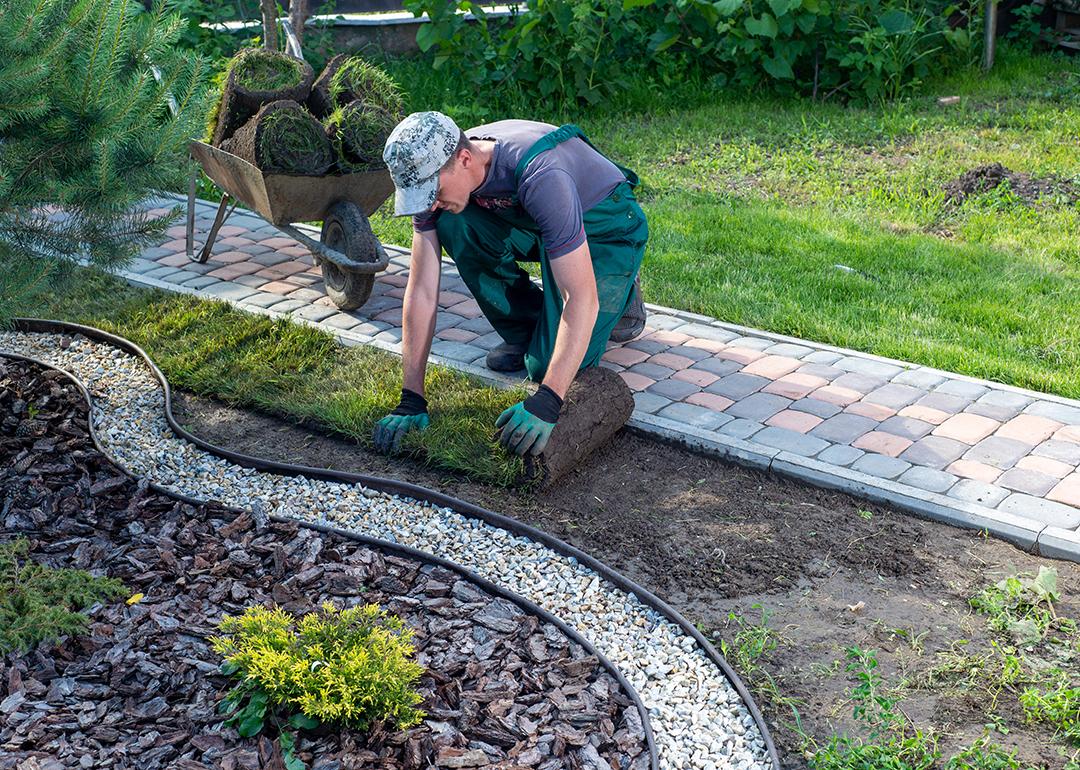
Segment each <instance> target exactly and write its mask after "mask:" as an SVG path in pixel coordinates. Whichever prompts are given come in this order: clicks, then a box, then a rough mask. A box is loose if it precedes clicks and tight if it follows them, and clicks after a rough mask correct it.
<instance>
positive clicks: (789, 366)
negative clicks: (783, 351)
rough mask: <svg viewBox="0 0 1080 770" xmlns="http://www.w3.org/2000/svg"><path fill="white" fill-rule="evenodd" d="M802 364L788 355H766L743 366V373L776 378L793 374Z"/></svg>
mask: <svg viewBox="0 0 1080 770" xmlns="http://www.w3.org/2000/svg"><path fill="white" fill-rule="evenodd" d="M802 365H803V364H802V361H799V360H797V359H795V358H789V357H788V356H765V357H764V358H759V359H758V360H757V361H754V362H752V363H750V364H747V365H746V366H745V367H743V373H745V374H756V375H758V376H759V377H768V378H769V379H770V380H776V379H779V378H780V377H783V376H784V375H785V374H791V373H792V372H793V371H795V370H796V369H798V368H799V367H800V366H802Z"/></svg>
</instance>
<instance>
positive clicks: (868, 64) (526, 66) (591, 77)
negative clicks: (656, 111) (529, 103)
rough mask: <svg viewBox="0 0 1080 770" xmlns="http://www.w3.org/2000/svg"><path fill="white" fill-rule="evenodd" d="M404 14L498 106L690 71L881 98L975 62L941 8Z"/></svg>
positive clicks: (529, 9) (551, 7)
mask: <svg viewBox="0 0 1080 770" xmlns="http://www.w3.org/2000/svg"><path fill="white" fill-rule="evenodd" d="M405 7H406V8H408V9H409V10H410V11H412V13H413V14H415V15H417V16H419V15H421V14H423V13H427V14H428V16H429V17H430V18H431V23H430V24H425V25H422V26H421V27H420V29H419V31H418V33H417V43H418V44H419V46H420V48H421V50H422V51H425V52H428V54H429V55H430V56H431V57H432V59H433V64H434V66H435V68H436V69H446V68H452V69H454V70H456V71H457V73H458V74H459V75H462V76H464V77H465V78H466V79H467V80H468V81H471V83H472V84H473V85H475V86H477V87H480V88H484V89H485V91H487V92H489V93H492V94H493V95H499V94H500V93H505V92H506V91H507V89H509V90H510V91H515V92H517V93H518V94H519V95H520V94H531V95H533V98H535V97H542V98H544V99H555V100H563V99H565V100H567V101H569V102H578V103H584V104H593V103H596V102H599V101H600V100H602V99H604V98H605V97H608V96H611V95H613V94H614V93H617V92H619V91H620V90H623V89H625V88H626V87H627V85H628V83H629V81H630V79H631V78H637V77H648V78H650V79H652V80H653V81H654V82H656V83H658V84H660V85H663V84H670V83H674V82H676V81H678V80H680V79H683V78H685V77H686V76H687V74H688V72H689V71H691V70H694V71H697V72H698V73H700V74H704V75H705V76H708V77H709V78H711V83H712V85H713V86H714V87H717V88H721V87H724V86H726V85H728V84H732V85H737V86H740V87H743V88H754V87H758V86H761V85H768V86H769V87H770V88H772V89H773V90H775V91H777V92H779V93H800V94H806V95H811V96H814V97H816V98H829V97H838V98H844V99H848V98H855V99H858V100H861V101H869V102H875V101H885V100H891V99H896V98H899V97H901V96H904V95H905V94H906V93H908V92H909V91H911V90H912V89H914V88H915V87H917V85H918V84H919V82H920V81H921V80H922V78H924V77H925V76H926V75H927V74H928V73H929V72H930V71H931V69H932V68H934V67H935V66H937V67H941V66H963V65H966V64H969V63H971V62H972V61H974V60H975V59H976V58H977V56H978V49H979V44H980V32H979V29H978V27H979V24H980V21H979V19H980V17H979V15H978V13H973V12H972V9H970V8H969V7H968V5H967V4H966V3H961V4H957V3H949V2H946V1H945V0H930V1H929V2H918V1H917V0H835V1H832V0H711V1H710V0H532V1H531V2H529V3H528V4H527V5H525V6H523V7H521V8H520V9H519V11H518V13H516V14H515V15H514V16H513V17H511V18H510V19H505V18H499V19H492V18H489V17H488V15H487V14H486V13H485V11H484V10H483V8H482V7H480V6H476V5H474V4H473V2H472V0H452V1H451V2H449V3H448V2H446V0H405ZM459 11H461V12H464V11H471V12H472V13H473V14H474V15H475V16H476V17H477V19H478V21H477V22H476V23H468V22H466V21H465V19H464V18H463V17H462V15H461V13H458V12H459ZM496 98H498V96H497V97H496Z"/></svg>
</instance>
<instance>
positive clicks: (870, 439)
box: [851, 430, 912, 457]
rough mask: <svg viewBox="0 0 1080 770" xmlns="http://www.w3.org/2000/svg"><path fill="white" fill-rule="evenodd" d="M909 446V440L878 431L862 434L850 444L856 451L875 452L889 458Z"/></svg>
mask: <svg viewBox="0 0 1080 770" xmlns="http://www.w3.org/2000/svg"><path fill="white" fill-rule="evenodd" d="M911 444H912V442H911V440H910V439H906V438H903V437H901V436H894V435H893V434H891V433H883V432H882V431H879V430H872V431H870V432H869V433H864V434H863V435H861V436H859V437H858V438H857V439H855V440H854V441H852V442H851V445H852V446H853V447H855V448H856V449H865V450H866V451H867V452H877V453H878V454H882V455H888V456H889V457H896V456H897V455H898V454H900V453H901V452H903V451H904V450H905V449H907V448H908V447H909V446H911Z"/></svg>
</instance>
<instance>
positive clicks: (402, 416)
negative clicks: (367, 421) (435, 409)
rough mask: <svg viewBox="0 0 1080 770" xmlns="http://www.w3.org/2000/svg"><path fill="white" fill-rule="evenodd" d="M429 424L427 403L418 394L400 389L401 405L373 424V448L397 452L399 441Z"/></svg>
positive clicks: (406, 389)
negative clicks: (410, 432) (412, 431)
mask: <svg viewBox="0 0 1080 770" xmlns="http://www.w3.org/2000/svg"><path fill="white" fill-rule="evenodd" d="M430 422H431V418H430V417H428V413H427V401H426V400H425V399H424V397H423V396H421V395H420V394H419V393H416V392H414V391H411V390H409V389H408V388H402V389H401V403H400V404H398V405H397V409H395V410H394V411H392V412H391V413H390V414H388V415H386V417H383V418H382V419H381V420H379V421H378V422H377V423H375V432H374V435H373V436H372V438H373V439H374V440H375V448H376V449H377V450H379V451H380V452H389V451H391V450H393V451H395V452H396V451H397V448H398V446H400V445H401V440H402V439H403V438H405V434H406V433H408V432H409V431H410V430H414V429H415V430H423V429H424V428H426V427H427V426H428V423H430Z"/></svg>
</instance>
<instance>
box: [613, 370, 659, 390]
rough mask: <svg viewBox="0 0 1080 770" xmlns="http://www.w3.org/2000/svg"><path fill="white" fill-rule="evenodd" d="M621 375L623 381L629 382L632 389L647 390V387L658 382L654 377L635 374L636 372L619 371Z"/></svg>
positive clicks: (628, 384)
mask: <svg viewBox="0 0 1080 770" xmlns="http://www.w3.org/2000/svg"><path fill="white" fill-rule="evenodd" d="M619 376H620V377H622V378H623V382H625V383H626V384H627V386H628V387H629V388H630V390H645V388H647V387H649V386H650V385H652V384H653V383H655V382H656V380H654V379H653V378H652V377H646V376H645V375H643V374H635V373H634V372H619Z"/></svg>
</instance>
